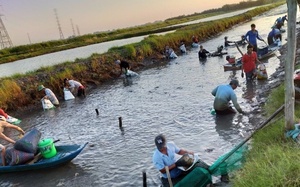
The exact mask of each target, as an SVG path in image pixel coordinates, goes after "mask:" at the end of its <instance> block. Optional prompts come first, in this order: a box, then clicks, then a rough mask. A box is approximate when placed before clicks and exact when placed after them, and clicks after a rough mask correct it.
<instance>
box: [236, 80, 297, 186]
mask: <svg viewBox="0 0 300 187" xmlns="http://www.w3.org/2000/svg"><path fill="white" fill-rule="evenodd" d="M283 103H284V85H281V86H279V87H278V88H276V89H275V90H273V92H272V93H271V94H270V97H269V100H268V102H267V104H266V107H265V111H267V112H268V114H271V113H273V112H274V111H275V110H277V109H278V108H279V107H280V106H281V105H282V104H283ZM283 115H284V114H283V112H282V115H279V116H278V117H277V118H276V121H273V122H272V123H271V124H270V125H269V126H267V127H266V128H264V129H262V130H260V131H259V132H258V133H257V134H256V135H255V136H254V138H253V140H252V142H251V147H252V149H251V151H250V152H249V153H248V155H247V157H246V163H245V165H244V166H243V168H242V169H241V171H238V172H237V173H236V174H235V177H234V179H233V184H234V185H233V186H236V187H241V186H243V187H247V186H249V187H253V186H289V187H290V186H291V187H292V186H295V187H296V186H299V184H300V173H299V167H300V162H298V156H299V153H298V149H299V144H297V143H295V141H294V140H292V139H287V138H286V137H285V136H284V129H285V127H284V116H283ZM295 115H296V116H300V106H299V105H296V108H295ZM295 119H296V118H295ZM296 120H297V119H296ZM297 121H298V120H297Z"/></svg>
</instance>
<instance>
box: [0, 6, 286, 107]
mask: <svg viewBox="0 0 300 187" xmlns="http://www.w3.org/2000/svg"><path fill="white" fill-rule="evenodd" d="M281 4H283V3H274V4H271V5H268V6H264V7H260V8H256V9H253V10H251V11H248V12H246V13H243V14H241V15H237V16H233V17H230V18H225V19H220V20H215V21H209V22H204V23H199V24H194V25H190V26H186V27H183V28H181V29H179V30H178V31H176V32H174V33H171V34H167V35H164V36H156V35H151V36H149V37H147V38H145V39H144V40H143V41H141V42H139V43H135V44H129V45H125V46H122V47H115V48H111V49H110V50H109V51H108V52H107V53H105V54H101V55H99V54H93V55H92V56H91V57H89V58H87V59H76V60H75V62H65V63H63V64H59V65H56V66H52V67H44V68H41V69H39V70H37V71H35V72H30V73H27V74H25V75H23V74H22V75H14V76H12V77H6V78H2V79H1V80H0V98H1V100H0V107H2V108H4V109H6V110H16V109H17V108H23V107H24V106H29V105H35V104H40V98H41V96H42V95H41V93H39V92H38V91H37V87H38V85H39V84H44V85H45V86H46V87H49V88H51V89H52V90H53V91H54V93H56V95H57V96H58V97H59V98H62V96H63V93H62V89H61V86H62V85H63V84H62V82H63V79H64V78H65V77H68V78H74V79H76V80H79V81H80V82H82V83H83V84H84V85H87V86H88V89H89V88H90V86H91V85H100V84H101V83H103V82H105V81H107V80H111V79H113V78H117V77H118V75H119V71H120V70H119V67H118V66H117V65H115V63H114V61H115V59H125V60H128V61H129V62H130V63H131V66H132V69H133V70H134V71H138V70H140V69H142V68H147V67H149V66H150V65H151V64H154V63H155V64H159V63H166V62H167V59H165V58H164V55H163V52H164V48H165V46H166V45H169V46H170V47H172V48H173V49H174V50H175V51H176V52H177V54H179V48H178V46H179V43H180V41H182V40H184V41H185V43H186V46H191V38H192V36H193V35H195V36H198V37H199V40H200V41H205V40H208V39H210V38H211V37H214V36H216V35H217V34H219V33H221V32H223V31H226V30H228V29H230V28H231V27H233V26H235V25H237V24H240V23H243V22H246V21H249V20H251V18H252V17H254V16H257V15H259V14H261V13H263V12H266V11H269V10H270V9H272V8H275V7H277V6H279V5H281Z"/></svg>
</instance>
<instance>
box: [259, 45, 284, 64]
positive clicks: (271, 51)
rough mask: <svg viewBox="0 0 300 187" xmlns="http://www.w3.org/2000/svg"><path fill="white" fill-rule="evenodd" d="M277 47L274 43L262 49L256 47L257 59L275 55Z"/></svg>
mask: <svg viewBox="0 0 300 187" xmlns="http://www.w3.org/2000/svg"><path fill="white" fill-rule="evenodd" d="M277 49H279V47H278V46H277V45H276V46H273V45H270V46H268V47H265V48H263V49H259V48H258V49H257V58H258V60H263V59H266V58H269V57H271V56H273V55H275V52H276V50H277Z"/></svg>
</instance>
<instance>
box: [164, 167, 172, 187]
mask: <svg viewBox="0 0 300 187" xmlns="http://www.w3.org/2000/svg"><path fill="white" fill-rule="evenodd" d="M165 170H166V173H167V177H168V182H169V185H170V187H173V183H172V179H171V175H170V171H169V167H168V166H165Z"/></svg>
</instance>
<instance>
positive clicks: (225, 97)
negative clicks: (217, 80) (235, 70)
mask: <svg viewBox="0 0 300 187" xmlns="http://www.w3.org/2000/svg"><path fill="white" fill-rule="evenodd" d="M239 86H240V85H239V81H238V80H236V79H233V80H231V81H230V83H229V84H224V85H219V86H217V87H216V88H215V89H213V91H212V92H211V94H212V95H213V96H215V99H214V109H215V111H216V114H221V115H222V114H232V113H236V111H235V110H234V109H233V108H232V107H231V106H230V104H229V102H230V101H232V102H233V105H234V107H235V108H236V110H237V111H238V112H239V113H242V114H244V113H245V112H243V110H242V109H241V107H240V105H239V104H238V102H237V97H236V94H235V93H234V90H235V89H236V88H237V87H239Z"/></svg>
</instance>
